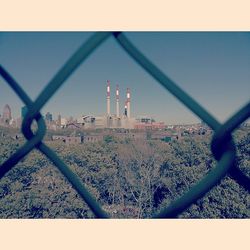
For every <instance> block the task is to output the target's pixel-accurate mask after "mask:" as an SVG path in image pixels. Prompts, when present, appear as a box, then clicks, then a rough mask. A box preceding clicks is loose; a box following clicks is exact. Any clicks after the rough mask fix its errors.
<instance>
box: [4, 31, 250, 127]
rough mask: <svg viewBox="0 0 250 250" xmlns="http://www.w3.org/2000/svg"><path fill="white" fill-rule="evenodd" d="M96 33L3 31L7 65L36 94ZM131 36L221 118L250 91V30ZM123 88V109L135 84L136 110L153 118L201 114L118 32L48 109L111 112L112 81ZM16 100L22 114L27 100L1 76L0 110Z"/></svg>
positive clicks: (177, 119) (174, 120)
mask: <svg viewBox="0 0 250 250" xmlns="http://www.w3.org/2000/svg"><path fill="white" fill-rule="evenodd" d="M91 34H92V33H87V32H8V33H5V32H2V33H0V63H1V64H2V65H3V66H4V67H5V68H6V69H7V70H8V71H9V72H10V73H11V74H12V75H13V76H14V78H15V79H16V80H17V82H18V83H20V84H21V86H22V87H23V88H24V90H25V91H27V93H28V94H29V95H30V96H31V98H32V99H33V100H34V99H35V98H36V97H37V96H38V94H39V93H40V91H41V90H42V89H43V88H44V87H45V86H46V84H47V83H48V82H49V81H50V80H51V78H52V77H53V76H54V74H55V73H56V72H57V71H58V70H59V69H60V68H61V66H62V65H63V64H64V63H65V62H66V60H67V59H68V58H69V57H70V56H71V55H72V53H73V52H74V51H75V50H76V49H77V48H78V47H79V46H80V45H81V44H82V43H83V42H84V41H86V40H87V39H88V38H89V37H90V36H91ZM126 35H127V37H128V38H129V39H130V40H131V41H132V42H133V43H134V44H135V45H136V46H137V47H138V48H139V49H140V50H141V51H142V52H143V53H144V54H145V55H146V56H147V57H148V58H150V59H151V60H152V61H153V62H154V63H155V64H156V65H157V66H158V67H159V68H160V69H161V70H162V71H163V72H165V73H166V74H167V75H168V76H169V77H170V78H171V79H172V80H174V81H175V82H176V83H177V84H178V85H179V86H180V87H182V88H183V89H184V90H185V91H186V92H187V93H188V94H190V95H191V96H192V97H194V98H195V99H196V100H197V101H198V102H199V103H200V104H202V105H203V106H204V107H205V108H206V109H207V110H208V111H209V112H211V113H212V114H213V115H214V116H215V117H216V118H217V119H218V120H219V121H221V122H222V121H225V120H226V119H228V118H229V117H230V116H231V115H232V114H233V113H234V112H236V111H237V110H238V109H239V108H240V107H242V105H244V104H246V102H248V101H249V97H250V94H249V93H250V33H244V32H127V33H126ZM107 80H110V82H111V111H112V112H113V113H114V112H115V85H116V84H119V86H120V98H121V105H120V106H121V111H120V112H123V104H124V101H125V92H126V88H127V87H129V88H130V89H131V114H132V116H137V115H149V116H153V117H154V118H155V119H156V120H158V121H164V122H166V123H167V124H182V123H195V122H199V121H200V119H199V118H198V117H196V116H195V115H193V114H192V112H191V111H189V110H188V109H187V108H186V107H185V106H184V105H182V104H181V103H180V102H179V101H178V100H177V99H175V98H174V97H173V96H172V95H171V94H170V93H168V92H167V91H165V90H164V89H163V87H162V86H160V85H159V84H158V83H157V82H156V81H155V80H154V79H153V78H152V77H151V76H149V75H148V73H146V72H145V71H144V70H143V69H142V68H141V67H140V66H138V65H137V64H136V63H135V62H134V61H133V60H132V59H131V58H130V56H129V55H127V54H126V52H125V51H123V49H122V48H121V47H120V46H119V45H118V44H117V43H116V41H115V40H114V39H113V38H112V37H110V38H109V39H108V40H106V41H105V42H104V43H103V44H102V45H101V46H100V47H99V48H98V49H97V50H96V51H95V52H94V53H93V54H92V55H91V56H90V57H89V58H88V59H87V60H86V61H85V62H84V63H83V64H82V65H81V66H80V67H79V68H78V69H77V70H76V71H75V72H74V73H73V74H72V75H71V77H70V78H69V79H68V80H67V81H66V82H65V83H64V85H63V86H62V87H61V88H60V89H59V90H58V91H57V93H56V94H55V95H54V96H53V97H52V98H51V100H50V101H49V102H48V103H47V104H46V105H45V106H44V108H43V109H42V113H46V112H47V111H50V112H51V113H52V114H53V116H54V117H57V115H58V114H59V113H60V114H61V115H62V116H63V117H68V116H70V115H72V116H74V117H78V116H80V115H81V114H93V115H102V114H104V113H105V112H106V81H107ZM6 103H8V104H9V105H10V106H11V109H12V113H13V116H14V117H18V116H20V109H21V106H23V104H22V102H21V101H20V100H19V99H18V97H17V96H16V95H15V94H14V93H13V91H12V90H11V89H10V88H9V87H8V86H7V84H6V83H5V82H4V80H3V79H2V78H0V112H1V113H2V109H3V107H4V105H5V104H6Z"/></svg>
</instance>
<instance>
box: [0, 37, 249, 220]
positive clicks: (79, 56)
mask: <svg viewBox="0 0 250 250" xmlns="http://www.w3.org/2000/svg"><path fill="white" fill-rule="evenodd" d="M111 35H112V33H111V32H97V33H95V34H94V35H93V36H91V37H90V38H89V39H88V40H87V41H86V42H85V43H84V44H83V45H82V46H81V47H80V48H79V49H78V50H77V51H76V52H75V53H74V54H73V55H72V56H71V58H70V59H69V60H68V61H67V62H66V63H65V64H64V66H63V67H62V68H61V70H59V72H58V73H57V74H56V75H55V76H54V78H53V79H52V80H51V81H50V82H49V83H48V84H47V86H46V87H45V88H44V90H43V91H42V92H41V93H40V95H39V96H38V98H37V99H36V100H35V101H34V102H33V101H32V100H31V99H30V98H29V96H28V95H27V94H26V93H25V92H24V91H23V89H22V88H21V87H20V85H19V84H18V83H17V82H16V81H15V80H14V78H13V77H12V76H11V75H10V74H9V73H8V72H7V71H6V70H5V69H4V67H3V66H1V65H0V75H1V76H2V77H3V79H5V81H6V82H7V83H8V85H9V86H10V87H11V88H12V89H13V91H14V92H15V93H16V94H17V95H18V96H19V98H20V99H21V100H22V101H23V102H24V103H25V105H26V106H27V108H28V112H27V114H26V116H25V117H24V120H23V123H22V132H23V134H24V136H25V138H26V139H27V142H26V143H25V144H24V145H23V146H22V147H20V148H19V149H18V150H17V151H16V152H15V153H14V154H13V155H11V156H10V157H9V159H7V160H6V161H5V162H4V163H3V164H2V165H1V166H0V179H1V178H2V177H3V176H4V175H5V174H6V173H7V172H8V171H9V170H11V168H12V167H14V166H15V165H16V164H17V163H18V162H19V161H20V160H21V159H22V158H23V157H24V156H26V155H27V154H29V152H30V151H31V150H32V149H34V148H37V149H38V150H40V151H41V152H42V153H43V154H44V155H45V156H47V158H48V159H50V160H51V161H52V162H53V164H54V165H55V166H56V167H57V168H58V169H59V170H60V172H61V173H62V174H63V175H64V176H65V177H66V178H67V180H68V181H69V182H70V183H71V185H72V186H73V188H74V189H75V190H76V191H77V192H78V193H79V195H80V196H81V197H82V199H83V200H84V201H85V202H86V204H87V205H88V206H89V208H90V209H91V210H92V212H93V213H94V214H95V216H96V217H97V218H109V215H108V214H107V213H106V212H105V211H104V210H103V209H102V208H101V206H100V204H99V203H98V202H97V201H96V199H95V198H94V197H93V196H92V195H91V194H90V193H89V191H88V190H87V188H86V187H85V186H84V184H83V183H82V181H81V180H80V178H79V177H78V176H77V175H76V174H75V173H74V172H73V171H72V170H71V169H70V168H69V167H68V166H67V165H66V164H65V163H64V162H63V161H62V160H61V159H60V157H59V156H58V155H57V154H56V153H55V152H54V151H53V150H52V149H50V148H49V147H48V146H47V145H46V144H45V143H44V142H43V141H42V140H43V137H44V135H45V133H46V125H45V121H44V119H43V118H42V116H41V114H40V110H41V108H42V107H43V106H44V105H45V104H46V102H47V101H48V100H49V99H50V98H51V97H52V96H53V95H54V93H55V92H56V91H57V90H58V89H59V87H60V86H61V85H62V84H63V83H64V81H66V80H67V78H68V77H69V76H70V75H71V74H72V73H73V72H74V70H75V69H76V68H77V67H78V66H79V65H80V64H81V63H82V62H83V61H84V60H85V59H86V58H87V57H88V56H89V55H90V54H91V53H92V52H93V51H94V50H95V49H96V48H97V47H98V46H100V45H101V44H102V42H104V41H105V40H106V39H107V38H108V37H109V36H111ZM113 37H114V38H115V39H116V41H117V42H118V43H119V44H120V45H121V46H122V48H123V49H124V50H125V51H126V52H127V53H128V54H129V55H130V56H131V57H132V58H133V59H134V60H135V61H136V62H137V63H138V64H139V65H141V66H142V67H143V68H144V69H145V71H147V72H148V73H149V74H150V75H151V76H152V77H153V78H154V79H156V80H157V81H158V82H159V83H160V84H161V85H162V86H163V87H164V88H165V89H166V90H167V91H169V92H170V93H171V94H173V95H174V96H175V97H176V98H178V100H180V101H181V102H182V103H183V104H185V105H186V106H187V107H188V108H189V109H190V110H191V111H192V112H193V113H195V114H196V115H198V116H199V117H200V118H201V119H202V120H203V121H204V122H206V123H207V124H208V125H209V126H210V127H211V128H212V129H213V130H214V132H215V133H214V136H213V140H212V143H211V151H212V153H213V155H214V157H215V159H216V160H217V161H218V163H217V166H216V167H215V168H214V169H212V170H211V171H210V172H209V173H208V174H207V175H206V176H205V177H203V179H202V180H200V181H199V182H198V183H197V184H195V185H194V186H193V187H191V188H190V190H189V191H187V192H186V193H184V194H183V195H182V196H181V197H180V198H177V199H176V200H175V201H173V202H172V203H171V204H170V205H169V206H168V207H166V208H164V209H162V210H161V211H160V212H159V213H158V214H156V215H154V216H153V218H175V217H177V216H178V215H179V214H180V213H182V212H183V211H184V210H186V209H187V208H188V207H189V206H190V205H192V204H193V203H194V202H196V201H197V200H198V199H199V198H201V197H203V196H204V195H205V194H206V193H207V192H208V191H209V190H211V188H213V187H214V186H215V185H216V184H218V183H219V181H221V180H222V178H223V177H224V176H225V175H227V174H230V176H231V177H232V178H234V179H235V180H236V181H237V182H238V183H239V184H241V185H242V186H243V187H244V188H246V189H247V190H248V191H250V179H249V177H247V176H246V175H245V174H244V173H243V172H242V171H241V170H240V169H239V168H238V167H237V166H236V162H235V161H236V150H235V145H234V141H233V138H232V135H231V134H232V132H233V131H234V130H235V129H236V128H237V127H238V126H239V125H240V124H241V123H242V122H244V121H245V120H247V119H248V117H249V116H250V103H248V104H247V105H245V106H244V107H243V108H242V109H241V110H239V112H237V113H236V114H235V115H234V116H232V117H231V118H230V119H229V120H228V121H227V122H225V123H224V124H220V123H219V122H218V121H217V120H216V119H215V118H214V117H213V116H212V115H211V114H209V113H208V112H207V111H206V110H205V109H204V108H203V107H202V106H201V105H200V104H199V103H198V102H196V101H195V100H194V99H192V98H191V97H190V96H189V95H188V94H187V93H185V92H184V91H183V90H182V89H181V88H180V87H178V85H176V84H175V83H174V81H172V80H171V79H170V78H169V77H168V76H166V75H165V74H164V73H163V72H162V71H161V70H160V69H159V68H157V67H156V66H155V65H154V64H153V63H152V62H151V61H150V60H149V59H147V58H146V57H145V56H144V55H143V54H142V53H141V52H140V51H139V50H138V49H137V48H136V47H135V46H134V45H133V44H132V43H131V42H130V41H129V40H128V39H127V37H126V36H125V35H124V34H123V33H121V32H113ZM33 120H36V122H37V125H38V129H37V131H36V134H33V132H32V130H31V124H32V122H33Z"/></svg>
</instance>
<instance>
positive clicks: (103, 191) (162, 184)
mask: <svg viewBox="0 0 250 250" xmlns="http://www.w3.org/2000/svg"><path fill="white" fill-rule="evenodd" d="M13 135H14V132H13V133H12V132H11V131H8V130H4V129H0V164H1V163H3V162H4V161H5V160H6V159H7V158H8V157H9V156H10V155H11V154H12V153H13V152H15V150H16V149H17V148H18V147H20V146H21V145H22V144H23V143H24V139H23V138H19V139H16V138H15V136H13ZM234 137H235V141H236V142H237V158H238V164H239V165H240V168H241V169H242V170H243V171H244V172H245V173H246V174H248V175H250V130H249V127H248V128H244V129H240V130H238V131H237V132H236V133H235V135H234ZM210 140H211V138H209V137H208V136H207V137H205V136H204V137H192V136H186V137H185V138H183V139H182V140H179V141H172V142H170V143H165V142H163V141H158V140H155V141H153V140H143V141H140V140H138V141H133V140H129V139H127V140H123V141H122V140H121V141H119V140H116V139H114V138H112V137H111V138H109V140H106V141H104V142H101V143H100V142H96V143H86V144H80V145H67V146H66V145H65V144H63V143H62V142H47V144H48V145H49V146H50V147H51V148H53V149H54V150H55V151H56V152H57V153H58V155H59V156H60V157H61V158H62V159H63V160H64V161H65V163H67V165H68V166H70V168H71V169H72V170H73V171H75V172H76V173H77V174H78V175H79V177H80V178H81V180H82V181H83V182H84V183H85V185H86V186H87V188H88V189H89V190H90V191H91V193H92V194H93V195H94V196H95V197H96V199H97V200H98V201H99V202H100V203H101V205H102V206H103V208H104V209H105V210H106V211H107V212H108V213H109V214H110V215H111V216H112V217H116V218H146V217H150V216H151V215H152V214H153V213H155V212H157V211H159V210H160V209H161V208H162V207H164V206H167V205H168V204H170V203H171V201H173V200H174V199H176V198H177V197H179V196H180V195H181V194H183V193H184V192H185V191H186V190H187V189H188V188H189V187H191V186H192V185H193V184H195V183H196V182H197V181H198V180H200V179H201V178H202V177H203V176H204V175H205V174H206V173H207V172H208V171H209V170H210V169H211V168H213V167H215V164H216V161H215V160H214V159H213V157H212V154H211V151H210ZM249 208H250V195H249V193H248V191H246V190H245V189H244V188H243V187H241V186H240V185H239V184H238V183H237V182H235V181H234V180H233V179H231V178H230V177H229V176H227V177H226V178H224V179H223V180H222V181H221V183H220V184H219V185H217V186H216V187H215V188H213V189H212V190H211V191H210V192H209V193H207V194H206V195H205V196H204V197H203V198H202V199H200V200H198V201H197V202H196V203H195V204H193V205H192V206H191V207H190V208H189V209H188V210H186V211H185V212H183V213H182V214H181V215H180V217H181V218H249V217H250V213H249V210H250V209H249ZM92 217H93V214H92V212H91V211H90V209H89V208H88V207H87V205H85V203H84V202H83V201H82V199H81V198H79V196H78V194H77V193H76V191H75V190H74V189H73V188H72V187H71V185H70V184H69V183H68V182H67V180H66V179H65V177H64V176H62V175H61V173H60V172H59V171H58V170H57V168H56V167H55V166H54V165H53V164H52V163H51V162H50V161H49V160H48V159H47V158H46V157H45V156H44V155H42V154H41V153H40V152H38V151H36V150H33V151H32V152H31V153H30V154H29V155H28V156H26V157H25V158H24V159H23V160H21V161H20V162H19V163H18V164H17V165H16V166H15V167H14V168H13V169H12V170H11V171H9V172H8V173H7V174H6V175H5V176H4V177H3V178H2V179H1V180H0V218H92Z"/></svg>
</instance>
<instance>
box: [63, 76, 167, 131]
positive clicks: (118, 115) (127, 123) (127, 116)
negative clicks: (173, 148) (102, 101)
mask: <svg viewBox="0 0 250 250" xmlns="http://www.w3.org/2000/svg"><path fill="white" fill-rule="evenodd" d="M112 100H114V101H113V102H112ZM112 103H113V104H114V105H115V111H116V112H115V114H112V113H111V106H112ZM106 106H107V107H106V110H107V112H106V114H105V115H103V116H94V115H82V116H81V117H80V118H78V119H77V121H76V123H74V124H73V123H69V122H67V121H65V122H61V125H62V126H63V127H64V126H65V127H69V126H72V127H74V126H79V128H80V127H83V128H86V129H88V128H90V129H97V128H125V129H134V128H136V129H145V128H157V129H159V128H164V126H165V125H164V123H156V122H155V121H154V120H153V119H151V118H148V117H146V118H145V116H142V117H139V118H137V119H136V118H134V117H132V114H131V91H130V88H127V90H126V95H125V105H124V111H123V112H121V111H120V90H119V85H118V84H116V89H115V96H114V98H112V95H111V84H110V81H109V80H107V92H106Z"/></svg>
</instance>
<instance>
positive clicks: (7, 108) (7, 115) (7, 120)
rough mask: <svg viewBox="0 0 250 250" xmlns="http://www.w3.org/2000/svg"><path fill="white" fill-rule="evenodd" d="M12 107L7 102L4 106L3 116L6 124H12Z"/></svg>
mask: <svg viewBox="0 0 250 250" xmlns="http://www.w3.org/2000/svg"><path fill="white" fill-rule="evenodd" d="M11 118H12V117H11V109H10V106H9V105H8V104H6V105H5V106H4V108H3V116H2V122H3V123H4V124H6V125H9V124H10V121H11Z"/></svg>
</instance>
